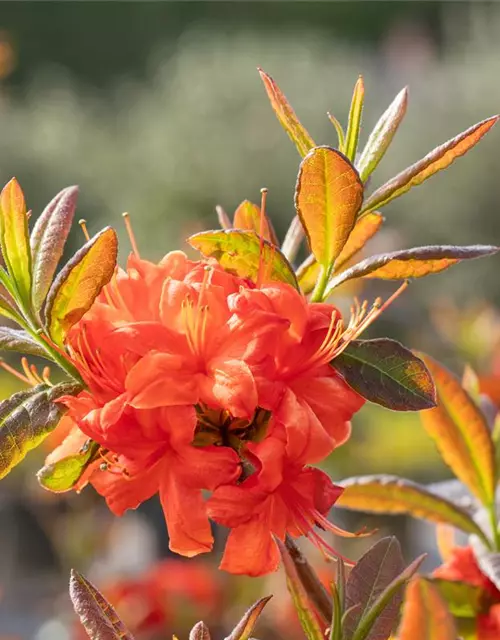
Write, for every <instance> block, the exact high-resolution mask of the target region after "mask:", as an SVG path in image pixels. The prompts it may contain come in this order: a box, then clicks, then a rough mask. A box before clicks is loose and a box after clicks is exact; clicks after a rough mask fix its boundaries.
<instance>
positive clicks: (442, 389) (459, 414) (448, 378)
mask: <svg viewBox="0 0 500 640" xmlns="http://www.w3.org/2000/svg"><path fill="white" fill-rule="evenodd" d="M420 355H421V357H422V359H423V360H424V362H425V364H426V365H427V367H428V368H429V371H430V372H431V374H432V377H433V378H434V382H435V384H436V389H437V399H438V404H437V407H435V408H434V409H432V410H430V411H425V412H424V413H422V414H421V418H422V424H423V426H424V428H425V430H426V431H427V433H428V434H429V435H430V436H431V438H432V439H433V440H434V442H435V443H436V446H437V448H438V450H439V453H440V454H441V456H442V458H443V460H444V461H445V462H446V463H447V464H448V465H449V466H450V468H451V469H452V471H453V472H454V473H455V475H456V476H457V477H458V478H460V480H462V482H463V483H464V484H465V485H467V486H468V487H469V489H470V490H471V491H472V493H473V494H474V495H475V496H476V497H477V498H478V499H479V500H480V501H481V502H482V503H483V504H491V503H492V501H493V500H494V497H495V484H496V470H495V451H494V445H493V442H492V439H491V434H490V430H489V428H488V424H487V422H486V419H485V417H484V415H483V413H482V412H481V411H480V410H479V409H478V407H477V406H476V404H475V403H474V401H473V400H472V398H471V397H470V396H469V394H468V393H467V392H466V391H465V389H463V387H462V386H461V384H460V382H459V380H458V379H457V378H456V377H455V376H454V375H453V374H452V373H450V372H449V371H448V370H447V369H446V368H445V367H443V366H442V365H440V364H438V363H437V362H436V361H435V360H433V359H432V358H430V357H429V356H427V355H424V354H420Z"/></svg>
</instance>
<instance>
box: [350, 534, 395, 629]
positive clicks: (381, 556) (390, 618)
mask: <svg viewBox="0 0 500 640" xmlns="http://www.w3.org/2000/svg"><path fill="white" fill-rule="evenodd" d="M404 568H405V566H404V560H403V556H402V554H401V547H400V546H399V542H398V541H397V540H396V538H394V537H387V538H382V539H381V540H379V541H378V542H376V543H375V544H374V545H373V547H371V548H370V549H368V551H367V552H366V553H365V554H364V555H363V556H362V557H361V558H360V559H359V560H358V562H357V564H356V565H355V566H354V567H353V568H352V571H351V574H350V575H349V578H348V580H347V585H346V611H349V609H351V607H355V608H353V609H352V610H351V611H350V612H349V613H348V614H346V616H345V618H344V633H346V635H347V637H348V638H351V637H353V636H354V634H355V632H356V629H357V628H358V625H359V623H360V621H361V620H362V618H363V617H364V615H365V614H366V613H367V612H368V611H369V610H370V608H371V606H372V605H373V604H374V602H375V601H376V600H377V598H378V597H379V596H380V594H381V593H382V592H383V591H384V589H385V588H386V587H387V586H388V585H389V584H390V583H391V582H392V581H393V580H394V579H395V578H396V577H397V576H398V575H399V574H400V573H402V572H403V570H404ZM401 599H402V598H401V597H399V598H394V599H393V602H392V603H391V604H390V605H389V606H390V607H391V612H388V611H387V608H386V611H385V614H384V616H383V617H381V618H380V619H379V620H378V621H377V623H376V624H375V625H374V627H373V628H372V631H371V635H370V636H369V637H370V638H380V637H382V638H387V636H388V635H389V634H390V632H391V630H392V628H393V626H394V623H395V617H396V616H397V612H398V609H399V604H400V602H401ZM356 605H357V606H356ZM387 623H389V624H387ZM384 633H385V635H383V634H384ZM381 634H382V635H381Z"/></svg>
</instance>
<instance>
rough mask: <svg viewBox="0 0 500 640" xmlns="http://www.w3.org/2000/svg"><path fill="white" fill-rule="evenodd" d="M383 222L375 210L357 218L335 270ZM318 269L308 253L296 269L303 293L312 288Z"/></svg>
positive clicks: (361, 246)
mask: <svg viewBox="0 0 500 640" xmlns="http://www.w3.org/2000/svg"><path fill="white" fill-rule="evenodd" d="M383 222H384V217H383V216H381V215H380V213H377V212H375V211H373V212H370V213H367V214H366V215H364V216H363V217H362V218H359V220H358V221H357V222H356V224H355V225H354V229H353V230H352V232H351V235H350V236H349V238H348V240H347V242H346V244H345V246H344V248H343V249H342V251H341V252H340V255H339V257H338V258H337V260H336V262H335V272H338V271H339V270H341V269H342V268H343V267H344V265H345V264H346V263H347V262H348V261H349V260H350V259H351V258H352V257H353V256H355V255H356V254H357V253H358V251H360V250H361V249H362V248H363V247H364V246H365V244H366V243H367V242H368V240H370V238H373V236H374V235H375V234H376V233H377V231H378V230H379V229H380V227H381V226H382V224H383ZM319 271H320V266H319V264H318V263H317V261H316V259H315V257H314V256H313V255H310V256H309V257H308V258H307V259H306V260H305V261H304V262H303V263H302V265H301V266H300V267H299V268H298V269H297V279H298V281H299V284H300V288H301V289H302V291H303V292H304V293H305V294H308V293H310V292H311V291H312V290H313V289H314V286H315V284H316V281H317V279H318V276H319Z"/></svg>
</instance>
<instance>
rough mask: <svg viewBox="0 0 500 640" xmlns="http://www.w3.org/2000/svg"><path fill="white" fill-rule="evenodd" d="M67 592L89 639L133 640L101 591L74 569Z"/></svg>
mask: <svg viewBox="0 0 500 640" xmlns="http://www.w3.org/2000/svg"><path fill="white" fill-rule="evenodd" d="M69 594H70V597H71V601H72V602H73V607H74V609H75V612H76V613H77V615H78V616H79V618H80V621H81V623H82V624H83V626H84V627H85V631H86V632H87V634H88V636H89V638H90V640H134V639H133V636H132V634H131V633H130V631H128V629H127V628H126V627H125V625H124V624H123V622H122V621H121V620H120V618H119V617H118V614H117V613H116V611H115V610H114V609H113V607H112V606H111V604H110V603H109V602H108V601H107V600H106V598H105V597H104V596H103V595H102V593H100V592H99V590H98V589H97V588H96V587H94V585H93V584H92V583H91V582H89V581H88V580H87V578H85V577H84V576H82V574H81V573H78V571H75V570H74V569H72V570H71V578H70V582H69Z"/></svg>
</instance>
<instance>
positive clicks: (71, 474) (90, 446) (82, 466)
mask: <svg viewBox="0 0 500 640" xmlns="http://www.w3.org/2000/svg"><path fill="white" fill-rule="evenodd" d="M98 451H99V445H98V444H97V442H93V441H92V440H88V441H87V443H86V444H85V446H84V447H83V448H82V450H81V451H80V452H79V453H75V454H74V455H70V456H66V457H65V458H61V459H60V460H57V462H53V463H51V464H47V465H45V466H44V467H42V469H40V471H39V472H38V473H37V478H38V482H39V483H40V484H41V485H42V487H45V489H48V490H49V491H53V492H54V493H61V492H64V491H70V490H71V489H73V487H74V486H75V485H76V484H77V482H78V481H79V480H80V478H81V477H82V475H83V474H84V473H85V470H86V469H87V467H88V465H89V464H90V463H91V462H93V461H94V460H95V459H96V458H97V456H98Z"/></svg>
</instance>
